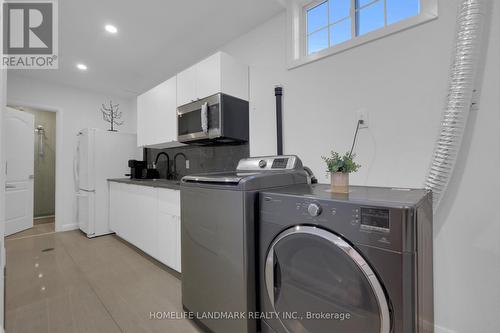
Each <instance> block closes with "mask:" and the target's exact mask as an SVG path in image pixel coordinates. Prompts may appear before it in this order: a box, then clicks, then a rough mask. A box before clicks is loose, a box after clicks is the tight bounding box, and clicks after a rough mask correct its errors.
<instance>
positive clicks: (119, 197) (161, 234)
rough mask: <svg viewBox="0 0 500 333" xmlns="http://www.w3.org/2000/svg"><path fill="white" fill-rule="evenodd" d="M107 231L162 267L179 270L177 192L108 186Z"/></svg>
mask: <svg viewBox="0 0 500 333" xmlns="http://www.w3.org/2000/svg"><path fill="white" fill-rule="evenodd" d="M109 195H110V198H109V202H110V209H109V211H110V214H109V225H110V229H111V230H112V231H114V232H115V233H116V234H117V235H118V236H120V237H121V238H123V239H124V240H126V241H127V242H129V243H131V244H132V245H134V246H136V247H137V248H139V249H141V250H142V251H144V252H146V253H147V254H149V255H150V256H152V257H153V258H155V259H156V260H158V261H160V262H162V263H163V264H165V265H167V266H169V267H171V268H173V269H175V270H177V271H179V272H180V271H181V267H180V261H181V260H180V258H181V252H180V245H181V244H180V243H181V233H180V232H181V230H180V216H179V215H180V193H179V191H177V190H170V189H164V188H153V187H147V186H140V185H131V184H124V183H116V182H110V183H109Z"/></svg>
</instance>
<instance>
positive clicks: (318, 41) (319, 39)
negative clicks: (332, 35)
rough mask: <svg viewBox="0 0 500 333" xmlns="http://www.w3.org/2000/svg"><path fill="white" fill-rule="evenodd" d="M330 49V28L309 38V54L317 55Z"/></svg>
mask: <svg viewBox="0 0 500 333" xmlns="http://www.w3.org/2000/svg"><path fill="white" fill-rule="evenodd" d="M327 47H328V28H326V29H323V30H320V31H317V32H314V33H312V34H310V35H309V36H307V54H311V53H315V52H318V51H321V50H323V49H326V48H327Z"/></svg>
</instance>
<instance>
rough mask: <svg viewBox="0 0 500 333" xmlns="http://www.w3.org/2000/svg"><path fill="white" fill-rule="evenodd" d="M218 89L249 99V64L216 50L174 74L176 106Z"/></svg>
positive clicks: (205, 95) (215, 91) (211, 93)
mask: <svg viewBox="0 0 500 333" xmlns="http://www.w3.org/2000/svg"><path fill="white" fill-rule="evenodd" d="M217 93H225V94H228V95H231V96H234V97H238V98H241V99H244V100H248V66H245V65H242V64H240V63H238V62H237V61H236V60H235V59H234V58H233V57H231V56H230V55H228V54H226V53H224V52H217V53H215V54H214V55H212V56H210V57H208V58H206V59H204V60H202V61H200V62H199V63H197V64H195V65H194V66H191V67H189V68H188V69H186V70H184V71H182V72H180V73H179V74H178V75H177V106H181V105H184V104H187V103H191V102H193V101H196V100H198V99H202V98H205V97H208V96H211V95H213V94H217Z"/></svg>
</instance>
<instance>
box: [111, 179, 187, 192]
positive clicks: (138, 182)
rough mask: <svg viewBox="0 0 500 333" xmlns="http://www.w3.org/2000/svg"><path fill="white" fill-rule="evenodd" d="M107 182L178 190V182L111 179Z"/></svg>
mask: <svg viewBox="0 0 500 333" xmlns="http://www.w3.org/2000/svg"><path fill="white" fill-rule="evenodd" d="M108 181H110V182H115V183H123V184H131V185H141V186H149V187H161V188H168V189H171V190H179V189H180V182H179V181H178V180H169V179H130V178H113V179H108Z"/></svg>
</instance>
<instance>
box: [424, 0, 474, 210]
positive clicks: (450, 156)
mask: <svg viewBox="0 0 500 333" xmlns="http://www.w3.org/2000/svg"><path fill="white" fill-rule="evenodd" d="M483 6H484V4H483V0H463V1H462V3H461V4H460V8H459V12H458V18H457V31H456V37H455V48H454V54H453V59H452V65H451V70H450V77H449V84H448V85H449V86H448V95H447V98H446V105H445V107H444V112H443V115H442V119H441V129H440V133H439V136H438V138H437V141H436V144H435V147H434V153H433V158H432V162H431V165H430V167H429V171H428V174H427V179H426V181H425V185H424V186H425V187H426V188H427V189H430V190H432V192H433V204H434V211H435V210H436V209H437V208H438V206H439V203H440V202H441V199H442V197H443V195H444V193H445V191H446V188H447V186H448V184H449V182H450V178H451V176H452V173H453V169H454V167H455V163H456V160H457V157H458V153H459V151H460V146H461V144H462V137H463V134H464V131H465V126H466V124H467V119H468V116H469V112H470V109H471V106H472V99H473V93H474V85H475V77H476V72H477V71H478V63H479V53H480V48H481V47H480V46H481V45H480V43H481V35H482V23H483V12H482V10H483Z"/></svg>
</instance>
